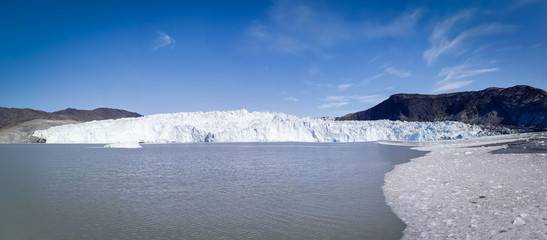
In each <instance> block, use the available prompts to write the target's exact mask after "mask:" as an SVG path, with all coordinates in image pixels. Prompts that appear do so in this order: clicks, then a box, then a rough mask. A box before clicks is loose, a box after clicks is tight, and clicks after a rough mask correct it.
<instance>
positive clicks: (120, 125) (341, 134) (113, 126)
mask: <svg viewBox="0 0 547 240" xmlns="http://www.w3.org/2000/svg"><path fill="white" fill-rule="evenodd" d="M483 135H487V133H486V132H485V131H483V130H482V129H481V128H480V127H478V126H473V125H468V124H465V123H460V122H450V121H448V122H402V121H389V120H378V121H333V120H325V119H316V118H299V117H296V116H292V115H287V114H283V113H270V112H248V111H247V110H245V109H243V110H238V111H214V112H182V113H172V114H157V115H148V116H143V117H139V118H122V119H116V120H102V121H92V122H85V123H79V124H70V125H62V126H57V127H52V128H49V129H46V130H39V131H36V132H35V133H34V134H33V136H36V137H39V138H45V139H46V140H47V143H118V142H145V143H194V142H366V141H380V140H388V141H407V140H410V141H431V140H441V139H457V138H469V137H476V136H483Z"/></svg>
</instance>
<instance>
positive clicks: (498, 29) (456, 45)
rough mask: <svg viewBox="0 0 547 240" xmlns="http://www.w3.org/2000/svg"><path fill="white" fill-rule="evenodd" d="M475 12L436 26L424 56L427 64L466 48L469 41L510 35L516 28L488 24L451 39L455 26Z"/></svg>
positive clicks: (452, 18)
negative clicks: (496, 35) (484, 37)
mask: <svg viewBox="0 0 547 240" xmlns="http://www.w3.org/2000/svg"><path fill="white" fill-rule="evenodd" d="M475 12H476V11H475V10H474V9H468V10H465V11H462V12H460V13H458V14H456V15H454V16H452V17H450V18H448V19H446V20H444V21H442V22H440V23H438V24H437V25H436V26H435V28H434V29H433V32H432V34H431V36H430V37H429V42H430V46H429V48H428V49H427V50H425V51H424V54H423V57H424V59H425V60H426V62H427V64H429V65H431V64H433V63H434V62H435V61H436V60H437V58H438V57H439V56H441V55H443V54H446V53H449V52H455V51H457V50H460V49H462V48H464V47H465V45H464V43H465V42H466V41H468V40H471V39H474V38H478V37H482V36H487V35H493V34H499V33H509V32H512V31H513V30H514V29H515V28H516V27H515V26H514V25H509V24H502V23H487V24H482V25H480V26H477V27H474V28H469V29H467V30H464V31H462V32H461V33H460V34H458V35H457V36H456V37H455V38H453V39H449V37H448V35H449V33H450V31H451V30H452V28H453V26H454V25H455V24H456V23H458V22H461V21H464V20H468V19H470V18H471V17H472V16H473V15H474V13H475Z"/></svg>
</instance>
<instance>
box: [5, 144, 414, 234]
mask: <svg viewBox="0 0 547 240" xmlns="http://www.w3.org/2000/svg"><path fill="white" fill-rule="evenodd" d="M420 155H421V153H420V152H418V151H413V150H409V149H408V148H407V147H400V146H386V145H379V144H375V143H353V144H341V143H336V144H328V143H327V144H326V143H321V144H314V143H252V144H246V143H237V144H166V145H144V147H143V148H142V149H105V148H102V146H101V145H49V144H47V145H46V144H34V145H29V144H20V145H0V239H52V240H53V239H55V240H63V239H131V240H133V239H398V238H400V237H401V236H402V230H403V229H404V224H403V223H402V222H401V221H400V220H399V219H397V217H396V216H395V215H394V214H393V213H392V212H391V210H390V209H389V207H388V206H387V205H386V204H385V201H384V196H383V194H382V190H381V186H382V184H383V177H384V173H385V172H387V171H389V170H391V169H392V167H393V165H394V164H398V163H401V162H405V161H408V159H409V158H412V157H417V156H420Z"/></svg>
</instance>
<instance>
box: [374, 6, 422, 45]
mask: <svg viewBox="0 0 547 240" xmlns="http://www.w3.org/2000/svg"><path fill="white" fill-rule="evenodd" d="M422 12H423V10H422V9H414V10H413V11H407V12H404V13H402V14H401V15H400V16H399V17H398V18H396V19H394V20H393V21H391V22H389V23H384V24H378V23H376V24H372V23H367V24H365V37H367V38H381V37H398V36H405V35H408V34H410V33H411V32H412V31H413V30H414V28H415V25H416V23H417V22H418V20H419V19H420V17H421V16H422Z"/></svg>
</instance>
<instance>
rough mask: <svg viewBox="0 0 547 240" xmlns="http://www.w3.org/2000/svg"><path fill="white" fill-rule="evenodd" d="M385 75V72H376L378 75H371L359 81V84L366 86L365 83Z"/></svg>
mask: <svg viewBox="0 0 547 240" xmlns="http://www.w3.org/2000/svg"><path fill="white" fill-rule="evenodd" d="M384 75H385V73H379V74H376V75H374V76H372V77H369V78H367V79H365V80H363V81H361V82H360V83H359V85H360V86H365V85H367V84H368V83H370V82H371V81H372V80H375V79H378V78H381V77H383V76H384Z"/></svg>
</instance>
